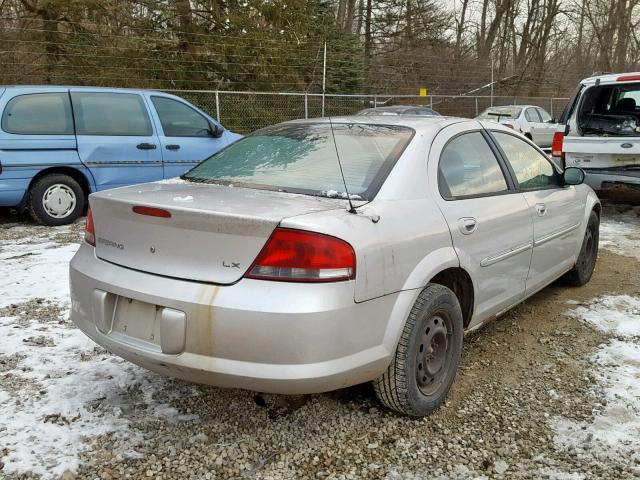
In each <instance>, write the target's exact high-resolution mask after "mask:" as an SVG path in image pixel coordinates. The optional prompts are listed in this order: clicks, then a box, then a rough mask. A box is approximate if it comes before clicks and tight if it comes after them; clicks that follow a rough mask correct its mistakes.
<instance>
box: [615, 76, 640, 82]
mask: <svg viewBox="0 0 640 480" xmlns="http://www.w3.org/2000/svg"><path fill="white" fill-rule="evenodd" d="M616 80H617V81H618V82H636V81H638V80H640V75H622V76H621V77H618V78H617V79H616Z"/></svg>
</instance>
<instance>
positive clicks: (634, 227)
mask: <svg viewBox="0 0 640 480" xmlns="http://www.w3.org/2000/svg"><path fill="white" fill-rule="evenodd" d="M639 213H640V212H639ZM600 247H601V248H604V249H606V250H610V251H612V252H614V253H617V254H618V255H625V256H627V257H635V258H637V259H640V248H639V247H640V217H639V216H638V214H636V213H634V211H633V210H632V211H631V212H627V213H612V214H605V215H604V218H603V220H602V223H600Z"/></svg>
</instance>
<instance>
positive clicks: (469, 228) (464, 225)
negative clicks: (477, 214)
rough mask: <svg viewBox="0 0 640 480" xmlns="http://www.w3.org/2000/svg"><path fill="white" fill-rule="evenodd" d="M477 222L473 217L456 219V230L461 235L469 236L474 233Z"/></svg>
mask: <svg viewBox="0 0 640 480" xmlns="http://www.w3.org/2000/svg"><path fill="white" fill-rule="evenodd" d="M477 227H478V221H477V220H476V219H475V218H473V217H462V218H460V219H458V229H459V230H460V233H462V234H463V235H471V234H472V233H473V232H475V231H476V228H477Z"/></svg>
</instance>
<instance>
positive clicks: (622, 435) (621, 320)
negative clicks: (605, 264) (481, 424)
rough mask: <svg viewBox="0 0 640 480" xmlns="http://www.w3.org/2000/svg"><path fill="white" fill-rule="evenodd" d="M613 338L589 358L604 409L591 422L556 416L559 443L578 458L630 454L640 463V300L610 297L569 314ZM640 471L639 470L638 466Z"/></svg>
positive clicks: (628, 455)
mask: <svg viewBox="0 0 640 480" xmlns="http://www.w3.org/2000/svg"><path fill="white" fill-rule="evenodd" d="M569 314H570V315H573V316H576V317H578V318H580V319H582V320H583V321H585V322H587V323H589V324H591V325H593V326H594V327H595V328H597V329H598V330H601V331H603V332H606V333H608V334H611V335H613V336H614V337H616V338H614V339H612V340H610V341H609V342H608V343H606V344H603V345H601V346H600V347H599V348H598V350H597V351H596V353H595V354H594V356H593V357H592V358H591V364H592V365H593V372H594V373H595V375H596V378H597V385H596V386H595V387H594V393H595V395H596V399H600V400H601V405H600V408H598V409H596V411H595V412H594V416H593V419H592V420H591V421H589V422H577V421H574V420H570V419H567V418H555V419H553V421H552V426H553V428H554V430H555V432H556V435H555V439H554V440H555V444H556V445H557V446H558V447H560V448H561V449H568V450H574V451H576V452H577V455H578V457H580V456H581V455H585V456H588V455H595V456H596V457H598V458H607V459H609V460H615V459H621V458H625V457H626V458H629V459H630V460H629V461H630V462H632V463H631V464H632V465H633V464H634V463H635V465H636V468H638V467H637V465H639V464H640V299H638V298H634V297H630V296H627V295H619V296H614V295H608V296H604V297H601V298H599V299H596V300H594V301H592V302H591V303H589V304H587V305H583V306H579V307H577V308H575V309H573V310H572V311H570V312H569ZM638 474H639V475H640V468H638Z"/></svg>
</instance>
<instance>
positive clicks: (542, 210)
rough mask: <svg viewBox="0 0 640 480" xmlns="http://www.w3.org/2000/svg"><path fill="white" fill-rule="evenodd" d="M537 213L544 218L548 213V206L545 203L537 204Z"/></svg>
mask: <svg viewBox="0 0 640 480" xmlns="http://www.w3.org/2000/svg"><path fill="white" fill-rule="evenodd" d="M536 212H538V216H539V217H544V215H545V214H546V213H547V206H546V205H545V204H544V203H536Z"/></svg>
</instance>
